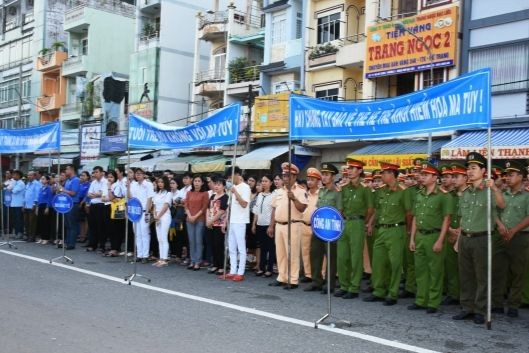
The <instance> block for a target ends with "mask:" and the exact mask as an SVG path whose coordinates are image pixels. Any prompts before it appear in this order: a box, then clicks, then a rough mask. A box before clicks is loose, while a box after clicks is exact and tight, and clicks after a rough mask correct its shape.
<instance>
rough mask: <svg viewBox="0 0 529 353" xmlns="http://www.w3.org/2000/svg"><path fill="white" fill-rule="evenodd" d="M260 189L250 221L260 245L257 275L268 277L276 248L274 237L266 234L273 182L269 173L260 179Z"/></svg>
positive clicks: (270, 216) (274, 258)
mask: <svg viewBox="0 0 529 353" xmlns="http://www.w3.org/2000/svg"><path fill="white" fill-rule="evenodd" d="M261 188H262V191H261V192H260V193H259V194H257V197H256V198H255V205H254V206H253V208H252V212H253V214H254V218H253V223H252V233H253V234H255V236H256V237H257V241H258V243H259V244H260V246H261V258H260V261H259V263H258V264H257V265H258V270H257V272H256V273H255V274H256V275H257V276H263V275H264V276H265V277H270V276H272V274H273V272H272V271H273V268H274V263H275V262H276V249H275V243H274V238H273V237H270V236H268V234H267V232H266V231H267V229H268V226H269V225H270V220H271V218H272V192H273V191H274V184H273V181H272V176H271V175H264V176H263V177H262V179H261Z"/></svg>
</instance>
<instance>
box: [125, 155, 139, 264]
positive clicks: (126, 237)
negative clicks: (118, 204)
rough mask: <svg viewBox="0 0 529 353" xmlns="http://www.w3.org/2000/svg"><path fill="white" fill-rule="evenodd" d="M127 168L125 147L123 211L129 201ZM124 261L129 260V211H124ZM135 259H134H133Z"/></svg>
mask: <svg viewBox="0 0 529 353" xmlns="http://www.w3.org/2000/svg"><path fill="white" fill-rule="evenodd" d="M128 169H130V148H127V168H125V175H124V176H123V177H124V178H125V180H126V181H127V191H126V192H125V211H126V210H127V202H129V192H130V181H129V176H128ZM124 252H125V256H124V258H125V262H127V261H129V256H128V254H129V213H128V212H125V251H124ZM134 260H136V259H134Z"/></svg>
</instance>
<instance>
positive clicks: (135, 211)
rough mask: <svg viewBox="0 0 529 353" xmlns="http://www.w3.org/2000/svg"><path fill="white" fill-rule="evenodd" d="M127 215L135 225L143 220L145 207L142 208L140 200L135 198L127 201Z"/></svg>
mask: <svg viewBox="0 0 529 353" xmlns="http://www.w3.org/2000/svg"><path fill="white" fill-rule="evenodd" d="M127 215H128V216H129V219H130V220H131V221H132V222H134V223H137V222H139V221H140V220H141V216H143V207H142V206H141V202H140V200H138V199H137V198H135V197H133V198H131V199H128V200H127Z"/></svg>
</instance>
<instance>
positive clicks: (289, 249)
mask: <svg viewBox="0 0 529 353" xmlns="http://www.w3.org/2000/svg"><path fill="white" fill-rule="evenodd" d="M288 178H289V180H288V192H289V193H290V192H291V191H292V183H291V180H292V139H291V138H290V135H289V137H288ZM291 218H292V201H290V200H288V224H287V239H288V246H287V259H288V266H287V286H288V288H290V282H291V281H290V272H291V271H292V266H291V264H290V262H291V260H292V258H291V256H292V244H291V239H292V222H291ZM298 275H299V274H298Z"/></svg>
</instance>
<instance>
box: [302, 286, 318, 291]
mask: <svg viewBox="0 0 529 353" xmlns="http://www.w3.org/2000/svg"><path fill="white" fill-rule="evenodd" d="M303 291H304V292H319V291H321V287H319V286H315V285H310V286H308V287H307V288H305V289H303Z"/></svg>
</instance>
